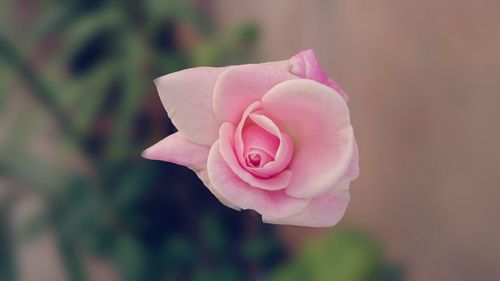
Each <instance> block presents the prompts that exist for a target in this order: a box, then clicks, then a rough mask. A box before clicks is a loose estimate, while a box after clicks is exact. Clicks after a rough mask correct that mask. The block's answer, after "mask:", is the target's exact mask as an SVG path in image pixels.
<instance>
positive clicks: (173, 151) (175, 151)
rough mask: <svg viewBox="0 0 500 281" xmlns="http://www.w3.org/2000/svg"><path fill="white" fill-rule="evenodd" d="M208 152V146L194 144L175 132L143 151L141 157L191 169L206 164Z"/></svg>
mask: <svg viewBox="0 0 500 281" xmlns="http://www.w3.org/2000/svg"><path fill="white" fill-rule="evenodd" d="M209 150H210V147H209V146H206V145H200V144H197V143H194V142H192V141H190V140H188V139H187V138H186V137H184V136H183V135H182V134H181V133H179V132H177V133H174V134H172V135H170V136H168V137H166V138H164V139H162V140H161V141H159V142H158V143H156V144H155V145H153V146H151V147H150V148H148V149H146V150H144V152H143V153H142V157H144V158H146V159H150V160H161V161H165V162H172V163H175V164H179V165H183V166H186V167H189V168H193V167H197V166H199V165H204V164H205V163H206V162H207V158H208V151H209Z"/></svg>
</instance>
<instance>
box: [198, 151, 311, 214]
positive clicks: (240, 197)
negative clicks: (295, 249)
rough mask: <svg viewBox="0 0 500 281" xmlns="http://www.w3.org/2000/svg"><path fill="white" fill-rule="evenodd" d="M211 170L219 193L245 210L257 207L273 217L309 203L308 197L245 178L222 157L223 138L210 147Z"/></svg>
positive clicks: (212, 179) (257, 209)
mask: <svg viewBox="0 0 500 281" xmlns="http://www.w3.org/2000/svg"><path fill="white" fill-rule="evenodd" d="M207 170H208V177H209V179H210V182H211V183H212V185H213V188H214V189H215V190H216V191H217V192H218V194H220V195H221V196H223V197H224V198H226V199H227V200H228V201H229V202H231V203H232V204H233V205H236V206H238V207H240V208H242V209H253V210H255V211H257V212H259V213H260V214H262V215H265V216H266V217H269V218H272V219H276V218H283V217H288V216H291V215H293V214H296V213H298V212H300V211H301V210H303V209H304V208H305V207H306V206H307V204H308V202H309V200H306V199H297V198H292V197H289V196H287V195H286V194H285V193H284V192H283V191H281V190H280V191H268V190H262V189H259V188H255V187H253V186H251V185H249V184H248V183H246V182H244V181H242V180H241V179H240V177H239V176H237V175H236V174H235V173H234V172H233V171H232V170H231V168H230V167H229V166H228V164H227V163H226V161H225V159H224V158H223V157H222V155H221V151H220V144H219V141H217V142H216V143H215V144H214V145H213V146H212V148H211V149H210V153H209V156H208V163H207Z"/></svg>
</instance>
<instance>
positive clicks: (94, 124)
mask: <svg viewBox="0 0 500 281" xmlns="http://www.w3.org/2000/svg"><path fill="white" fill-rule="evenodd" d="M194 3H196V1H194ZM200 3H201V2H200ZM258 38H259V29H258V28H257V26H256V25H255V24H251V23H248V24H243V25H241V26H237V27H235V28H234V29H229V30H224V31H223V32H217V30H216V28H215V26H214V24H213V23H212V22H211V20H210V18H209V17H208V16H207V15H206V14H205V13H203V11H202V10H201V9H200V7H196V6H193V5H190V4H188V3H187V2H185V1H180V0H161V1H160V0H144V1H137V0H122V1H120V0H108V1H95V0H87V1H85V0H66V1H57V0H44V1H14V0H4V1H2V2H0V89H1V90H0V125H1V127H0V179H2V178H6V179H9V181H12V182H15V183H16V184H14V185H13V187H12V188H10V189H9V190H8V191H7V196H4V197H0V199H1V201H0V280H18V279H17V278H16V277H17V276H18V274H17V272H18V270H20V269H19V268H18V267H17V265H16V263H15V261H16V257H15V253H16V249H15V247H16V245H17V244H18V243H25V242H28V241H30V240H32V239H35V238H36V237H38V235H39V234H40V233H42V232H44V231H47V230H50V231H51V232H52V233H54V234H55V238H56V241H57V248H58V251H59V255H60V256H61V257H62V261H63V266H64V269H65V275H66V277H67V279H68V280H90V279H91V277H90V276H89V273H88V272H87V269H86V267H85V263H86V261H87V260H88V259H92V258H99V259H105V260H108V261H110V262H111V264H112V265H113V267H114V268H115V270H116V271H117V272H118V274H119V276H120V279H121V280H260V279H262V277H263V276H267V275H269V274H270V272H272V271H273V269H274V268H275V266H276V265H277V264H278V262H279V261H280V260H283V257H284V254H285V249H284V248H283V245H282V244H281V243H280V241H279V239H278V238H277V236H276V235H275V233H274V232H273V231H272V227H271V226H269V225H263V224H255V221H256V220H257V218H256V217H255V216H253V215H248V216H245V215H243V214H239V213H237V212H234V211H233V210H230V209H228V208H225V207H223V206H222V205H221V204H219V203H218V202H217V200H216V199H215V198H214V197H213V196H212V195H211V194H210V192H208V191H207V190H206V188H204V187H203V185H202V183H201V182H200V181H199V180H198V179H197V178H196V177H195V176H194V174H193V173H192V172H190V171H188V170H187V169H185V168H183V167H178V166H176V165H172V164H169V163H160V162H153V161H144V160H142V159H141V158H140V153H141V151H142V150H143V149H144V148H146V147H148V146H149V145H151V144H152V143H154V142H155V141H157V140H159V139H161V138H162V137H164V136H166V135H168V134H170V133H173V132H174V131H175V128H174V127H173V126H172V124H171V123H170V121H169V120H168V118H167V116H166V114H165V113H164V111H163V109H162V106H161V104H160V101H159V99H158V97H157V94H156V92H155V89H154V87H153V83H152V79H154V78H156V77H158V76H160V75H163V74H165V73H169V72H173V71H177V70H180V69H184V68H187V67H192V66H196V65H214V66H215V65H224V64H235V63H244V62H249V61H253V60H254V57H253V54H254V51H253V49H254V45H255V43H256V41H257V40H258ZM26 92H27V93H29V94H30V95H31V96H25V95H24V93H26ZM40 143H41V144H40ZM40 146H42V150H43V152H42V153H40V151H39V150H40ZM27 194H36V196H38V197H40V198H42V199H43V202H44V203H45V204H44V208H43V210H41V211H39V212H38V213H36V214H33V215H32V217H31V218H29V219H28V220H27V221H26V222H25V225H23V227H22V228H21V231H19V232H15V233H14V232H13V227H12V225H11V222H9V220H8V219H7V218H8V216H9V214H10V212H11V211H12V210H13V208H15V206H16V202H17V201H19V200H21V199H22V198H23V196H25V195H27ZM339 235H340V238H338V237H337V238H334V240H332V241H333V242H332V244H331V245H330V244H329V246H328V247H330V248H329V249H331V252H329V253H326V252H324V251H322V249H320V248H321V246H313V247H312V248H311V249H310V250H307V251H306V252H305V256H303V257H300V258H298V260H297V261H294V262H292V263H291V264H290V265H289V266H285V267H283V268H282V269H280V270H279V272H278V273H276V274H273V275H272V276H273V279H272V280H309V278H312V279H310V280H324V279H318V278H319V277H315V276H316V275H315V274H317V276H326V275H328V274H334V275H335V276H347V277H346V278H350V279H342V277H339V278H340V279H339V280H346V281H349V280H361V279H359V278H362V277H363V276H369V274H371V273H374V274H375V273H376V274H378V271H377V270H376V269H378V268H379V266H380V265H379V263H380V257H379V255H378V254H377V253H376V250H372V249H371V247H373V246H371V244H367V242H364V240H363V239H361V240H360V239H358V238H356V237H357V236H356V235H355V236H354V238H350V236H349V235H348V234H345V233H344V234H339ZM342 237H343V238H342ZM339 239H340V240H339ZM335 241H336V242H335ZM318 247H320V248H318ZM327 260H332V263H330V262H328V261H327ZM333 261H335V263H333ZM332 264H335V266H334V267H333V268H332V267H331V265H332ZM351 271H356V272H359V273H353V272H351ZM287 274H289V275H287ZM290 274H292V275H293V276H292V277H293V278H295V279H293V278H292V277H290V278H292V279H287V278H288V277H286V276H291V275H290ZM338 274H340V275H338ZM342 274H343V275H342ZM349 274H357V275H349ZM283 276H285V277H283ZM298 276H303V277H306V279H297V277H298ZM352 276H354V277H352ZM283 278H285V279H283ZM314 278H316V279H314ZM355 278H358V279H355ZM370 280H371V279H370ZM387 280H388V279H387Z"/></svg>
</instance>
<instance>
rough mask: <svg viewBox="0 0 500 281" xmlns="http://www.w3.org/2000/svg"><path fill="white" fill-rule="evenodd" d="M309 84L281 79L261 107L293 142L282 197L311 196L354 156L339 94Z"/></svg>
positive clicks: (331, 182) (338, 175)
mask: <svg viewBox="0 0 500 281" xmlns="http://www.w3.org/2000/svg"><path fill="white" fill-rule="evenodd" d="M333 92H334V91H333V90H332V89H331V88H329V87H327V86H324V85H322V84H320V83H318V82H316V81H313V80H306V79H299V80H290V81H285V82H283V83H281V84H279V85H277V86H276V87H274V88H273V89H271V90H270V91H269V92H268V93H267V94H266V95H265V96H264V97H263V98H262V106H263V109H264V111H265V112H267V115H268V116H269V118H270V119H271V120H273V121H274V122H275V123H276V124H277V125H278V126H279V127H280V128H281V129H282V130H284V131H285V132H287V133H288V134H289V135H290V136H291V137H292V138H293V140H294V154H293V158H292V160H291V162H290V165H289V166H288V169H290V170H291V171H292V172H293V174H292V179H291V180H290V183H289V185H288V186H287V188H286V193H287V194H288V195H290V196H292V197H298V198H313V197H316V196H318V195H320V194H322V193H325V192H327V191H328V190H329V189H330V188H331V187H332V186H334V185H335V184H337V183H338V182H339V180H340V179H341V178H342V177H343V176H344V174H345V173H346V171H347V168H348V166H349V163H350V161H351V158H352V155H353V144H354V135H353V131H352V126H351V123H350V117H349V109H348V108H347V104H346V102H345V100H344V99H343V98H342V97H341V96H340V95H335V94H333Z"/></svg>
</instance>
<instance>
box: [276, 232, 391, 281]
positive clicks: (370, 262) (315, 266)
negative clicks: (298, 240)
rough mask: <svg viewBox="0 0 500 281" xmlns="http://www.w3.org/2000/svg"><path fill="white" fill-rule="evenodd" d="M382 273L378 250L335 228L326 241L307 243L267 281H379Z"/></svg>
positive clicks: (367, 240)
mask: <svg viewBox="0 0 500 281" xmlns="http://www.w3.org/2000/svg"><path fill="white" fill-rule="evenodd" d="M383 270H384V265H383V263H382V255H381V251H380V248H379V246H378V245H377V244H376V243H375V242H374V241H373V240H372V239H370V237H368V236H367V235H366V234H365V233H363V232H361V231H357V230H345V229H338V228H337V229H335V230H334V231H333V232H332V234H331V235H330V236H328V237H327V238H326V239H322V240H317V241H312V242H310V243H308V244H307V246H306V247H305V248H304V249H303V251H302V252H301V253H300V254H299V255H298V256H297V257H296V258H295V259H294V260H292V261H291V262H290V263H289V264H287V265H284V266H283V267H281V268H280V269H278V270H277V271H276V272H274V273H273V274H271V278H270V279H269V280H271V281H281V280H283V281H284V280H311V281H323V280H325V281H326V280H342V281H370V280H380V277H381V274H382V273H383Z"/></svg>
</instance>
